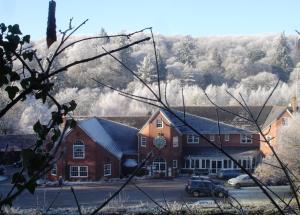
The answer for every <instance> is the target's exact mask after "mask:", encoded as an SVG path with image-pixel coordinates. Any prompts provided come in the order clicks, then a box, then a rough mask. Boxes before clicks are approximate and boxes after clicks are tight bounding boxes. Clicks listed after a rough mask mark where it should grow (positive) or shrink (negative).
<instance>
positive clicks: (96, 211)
mask: <svg viewBox="0 0 300 215" xmlns="http://www.w3.org/2000/svg"><path fill="white" fill-rule="evenodd" d="M151 156H152V151H151V152H150V153H149V154H148V155H147V157H146V159H145V160H144V161H143V162H142V163H141V164H140V165H139V166H138V167H137V168H136V169H135V170H134V172H133V173H132V175H131V176H130V177H129V178H128V179H127V180H126V181H125V182H124V183H123V184H122V186H121V187H120V188H119V189H118V190H117V191H116V192H114V193H113V195H111V196H110V197H109V198H108V199H107V200H105V201H104V202H103V203H102V204H101V205H100V206H99V207H98V208H96V209H95V210H94V211H93V212H92V213H91V215H95V214H97V213H98V211H100V210H101V209H102V208H104V207H105V206H106V205H107V204H108V203H109V202H110V201H111V200H112V199H113V198H115V197H116V196H117V195H119V193H120V192H121V191H122V190H123V189H124V188H125V187H126V186H127V184H128V183H130V181H131V180H132V179H133V177H134V176H136V174H137V173H138V171H139V170H140V169H141V168H142V167H143V166H144V165H145V163H146V162H147V161H148V160H149V159H150V158H151Z"/></svg>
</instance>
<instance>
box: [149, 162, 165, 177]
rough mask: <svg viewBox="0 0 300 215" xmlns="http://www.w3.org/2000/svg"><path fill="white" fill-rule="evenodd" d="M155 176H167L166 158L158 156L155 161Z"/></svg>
mask: <svg viewBox="0 0 300 215" xmlns="http://www.w3.org/2000/svg"><path fill="white" fill-rule="evenodd" d="M152 166H153V176H160V177H165V176H166V173H167V164H166V160H165V159H164V158H156V159H155V160H154V161H153V165H152Z"/></svg>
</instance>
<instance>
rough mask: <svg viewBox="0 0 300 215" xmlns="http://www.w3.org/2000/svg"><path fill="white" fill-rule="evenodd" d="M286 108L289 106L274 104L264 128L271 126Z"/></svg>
mask: <svg viewBox="0 0 300 215" xmlns="http://www.w3.org/2000/svg"><path fill="white" fill-rule="evenodd" d="M285 110H287V107H282V106H274V107H273V108H272V110H271V111H270V113H269V115H268V117H267V119H266V121H265V123H264V125H263V128H266V127H267V126H269V125H270V124H271V123H272V122H273V121H274V120H275V119H277V118H278V117H279V116H280V115H281V114H282V113H283V112H284V111H285Z"/></svg>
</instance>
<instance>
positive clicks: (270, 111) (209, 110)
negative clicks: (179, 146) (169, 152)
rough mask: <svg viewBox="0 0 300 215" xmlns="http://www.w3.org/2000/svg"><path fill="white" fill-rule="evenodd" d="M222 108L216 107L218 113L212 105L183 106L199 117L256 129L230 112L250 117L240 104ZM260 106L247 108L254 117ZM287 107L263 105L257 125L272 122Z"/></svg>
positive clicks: (180, 109) (262, 126)
mask: <svg viewBox="0 0 300 215" xmlns="http://www.w3.org/2000/svg"><path fill="white" fill-rule="evenodd" d="M221 108H222V109H224V110H222V109H218V114H217V110H216V107H214V106H187V107H185V109H186V112H187V113H190V114H193V115H196V116H201V117H206V118H209V119H212V120H215V121H217V120H218V118H219V121H220V122H224V123H226V124H230V125H232V126H234V127H237V128H241V129H245V130H248V131H253V132H254V131H256V130H257V129H256V126H255V125H254V124H253V123H251V122H249V121H248V120H246V119H243V118H240V117H238V116H236V115H234V114H232V113H235V114H238V115H240V116H243V117H245V118H247V119H250V117H249V115H248V113H247V112H246V111H245V110H244V108H243V107H241V106H222V107H221ZM261 108H262V107H261V106H249V109H250V111H251V113H252V114H253V116H254V118H257V116H258V115H259V112H260V111H261ZM172 109H175V110H179V111H183V108H182V107H172ZM286 109H287V107H285V106H265V107H264V109H263V110H262V112H261V114H260V115H259V118H258V120H257V122H258V125H259V126H260V127H261V128H264V126H266V122H272V121H273V120H275V119H276V118H278V117H279V115H280V114H282V112H283V111H284V110H286Z"/></svg>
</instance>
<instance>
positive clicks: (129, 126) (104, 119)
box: [95, 117, 139, 130]
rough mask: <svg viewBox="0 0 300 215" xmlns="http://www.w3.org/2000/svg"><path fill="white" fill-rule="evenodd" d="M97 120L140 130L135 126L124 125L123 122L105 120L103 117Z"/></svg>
mask: <svg viewBox="0 0 300 215" xmlns="http://www.w3.org/2000/svg"><path fill="white" fill-rule="evenodd" d="M95 118H96V119H97V120H104V121H108V122H112V123H116V124H119V125H121V126H123V127H128V128H133V129H136V130H139V129H138V128H135V127H133V126H130V125H127V124H123V123H121V122H116V121H112V120H109V119H104V118H101V117H95Z"/></svg>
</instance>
